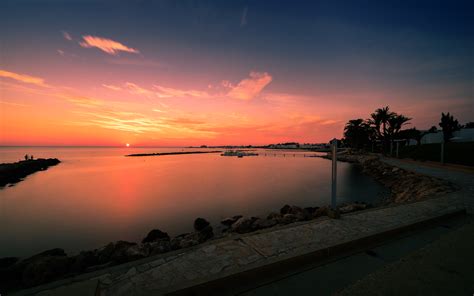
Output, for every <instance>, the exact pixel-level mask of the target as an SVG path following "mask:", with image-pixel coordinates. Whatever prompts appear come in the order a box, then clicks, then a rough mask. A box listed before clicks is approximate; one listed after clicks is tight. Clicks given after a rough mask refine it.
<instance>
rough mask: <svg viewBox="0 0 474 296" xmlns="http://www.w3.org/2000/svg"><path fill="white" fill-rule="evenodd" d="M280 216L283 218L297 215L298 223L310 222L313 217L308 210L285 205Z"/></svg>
mask: <svg viewBox="0 0 474 296" xmlns="http://www.w3.org/2000/svg"><path fill="white" fill-rule="evenodd" d="M280 214H281V215H283V216H284V215H286V214H291V215H295V216H296V218H297V220H298V221H303V220H309V219H310V218H311V215H310V214H309V213H308V212H307V211H306V210H304V209H302V208H300V207H297V206H289V205H285V206H284V207H283V208H281V209H280Z"/></svg>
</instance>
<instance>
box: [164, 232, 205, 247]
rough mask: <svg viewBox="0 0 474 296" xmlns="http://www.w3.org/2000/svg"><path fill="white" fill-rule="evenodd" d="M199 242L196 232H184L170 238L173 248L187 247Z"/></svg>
mask: <svg viewBox="0 0 474 296" xmlns="http://www.w3.org/2000/svg"><path fill="white" fill-rule="evenodd" d="M197 244H199V240H198V237H197V235H196V233H184V234H180V235H178V236H176V237H174V238H173V239H172V240H171V248H172V249H173V250H177V249H182V248H188V247H191V246H195V245H197Z"/></svg>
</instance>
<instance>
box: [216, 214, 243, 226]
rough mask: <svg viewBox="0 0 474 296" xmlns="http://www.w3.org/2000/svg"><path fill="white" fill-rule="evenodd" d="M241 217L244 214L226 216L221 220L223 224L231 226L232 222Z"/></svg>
mask: <svg viewBox="0 0 474 296" xmlns="http://www.w3.org/2000/svg"><path fill="white" fill-rule="evenodd" d="M240 218H242V215H237V216H234V217H229V218H225V219H223V220H222V221H221V224H223V225H225V226H228V227H230V226H231V225H232V224H234V223H235V221H237V220H239V219H240Z"/></svg>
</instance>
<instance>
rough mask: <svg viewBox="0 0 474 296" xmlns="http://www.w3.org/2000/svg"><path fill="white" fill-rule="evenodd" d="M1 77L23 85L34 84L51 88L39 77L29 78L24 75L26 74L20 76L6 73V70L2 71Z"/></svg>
mask: <svg viewBox="0 0 474 296" xmlns="http://www.w3.org/2000/svg"><path fill="white" fill-rule="evenodd" d="M0 77H6V78H10V79H13V80H16V81H20V82H23V83H29V84H34V85H37V86H42V87H49V85H47V84H46V83H45V82H44V79H43V78H39V77H34V76H29V75H24V74H18V73H14V72H9V71H4V70H0Z"/></svg>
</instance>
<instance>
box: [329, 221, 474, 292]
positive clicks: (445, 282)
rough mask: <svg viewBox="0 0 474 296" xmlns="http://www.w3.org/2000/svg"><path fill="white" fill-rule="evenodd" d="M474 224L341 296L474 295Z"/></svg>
mask: <svg viewBox="0 0 474 296" xmlns="http://www.w3.org/2000/svg"><path fill="white" fill-rule="evenodd" d="M473 250H474V223H470V224H468V225H465V226H463V227H461V228H460V229H458V230H455V231H453V232H451V233H449V234H446V235H445V236H443V237H442V238H441V239H439V240H437V241H435V242H433V243H431V244H429V245H428V246H426V247H424V248H422V249H420V250H418V251H416V252H414V253H412V254H410V255H409V256H407V257H404V258H403V259H401V260H399V261H397V262H396V263H393V264H390V265H387V266H385V267H384V268H381V269H380V270H378V271H377V272H374V273H372V274H370V275H369V276H367V277H365V278H364V279H362V280H360V281H358V282H357V283H355V284H354V285H352V286H350V287H348V288H346V289H344V290H342V291H341V292H339V293H338V294H337V295H339V296H343V295H351V296H354V295H451V296H456V295H473V294H474V252H473Z"/></svg>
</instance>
